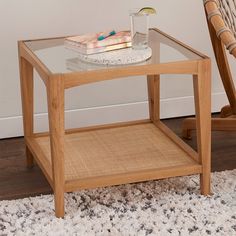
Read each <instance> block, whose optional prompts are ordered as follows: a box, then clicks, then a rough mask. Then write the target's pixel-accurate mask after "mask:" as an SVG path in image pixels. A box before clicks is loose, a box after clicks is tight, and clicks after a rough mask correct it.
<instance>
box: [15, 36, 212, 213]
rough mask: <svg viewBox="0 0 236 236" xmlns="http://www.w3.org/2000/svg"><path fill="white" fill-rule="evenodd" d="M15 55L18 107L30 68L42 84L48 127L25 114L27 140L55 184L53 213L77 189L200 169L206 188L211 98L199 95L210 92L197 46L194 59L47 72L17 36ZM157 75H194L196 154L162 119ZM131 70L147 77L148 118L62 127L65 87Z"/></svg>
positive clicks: (30, 113)
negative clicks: (38, 128)
mask: <svg viewBox="0 0 236 236" xmlns="http://www.w3.org/2000/svg"><path fill="white" fill-rule="evenodd" d="M163 37H167V38H169V39H170V41H169V44H170V45H171V44H173V45H174V43H175V44H176V43H178V45H179V46H178V47H179V49H181V47H183V48H184V50H183V51H184V54H185V55H187V54H188V53H189V54H191V52H194V53H196V52H195V51H194V50H193V49H191V48H188V47H187V46H185V45H183V44H182V43H179V42H178V41H175V39H173V38H171V37H170V36H167V35H165V34H164V33H163ZM38 46H40V45H38ZM156 50H157V51H156V52H158V50H159V49H156ZM154 52H155V50H154ZM19 55H20V59H21V60H22V58H23V60H24V63H25V62H27V63H25V64H27V65H30V66H27V67H26V69H24V68H25V64H24V63H21V64H20V66H21V71H25V72H24V73H23V74H22V76H21V77H22V78H21V80H22V81H23V83H22V84H23V85H24V86H23V88H24V89H22V103H23V108H24V107H27V108H26V109H25V110H26V111H24V116H25V120H32V117H33V109H32V108H31V107H32V104H33V103H32V102H33V97H32V91H31V90H29V91H31V92H30V93H29V91H28V89H26V88H27V87H28V86H31V84H30V83H31V82H30V81H29V80H28V79H27V77H29V74H30V75H31V72H32V67H34V68H35V69H36V70H37V71H38V72H39V74H40V76H41V78H42V79H43V81H44V83H45V87H46V90H47V101H48V113H49V133H41V134H35V133H33V130H32V123H28V122H26V121H25V122H24V126H25V136H26V145H27V147H28V148H29V150H30V151H31V153H32V154H33V156H34V158H35V160H36V162H37V163H38V164H39V166H40V167H41V169H42V171H43V172H44V174H45V176H46V177H47V179H48V181H49V183H50V184H51V186H52V188H53V190H54V195H55V196H54V199H55V212H56V216H57V217H63V216H64V192H68V191H73V190H76V189H85V188H94V187H99V186H109V185H115V184H124V183H131V182H139V181H145V180H151V179H160V178H166V177H174V176H181V175H190V174H201V175H202V176H203V178H202V182H201V192H202V193H203V194H208V193H209V183H210V177H209V163H210V160H209V159H210V155H209V151H210V142H209V138H210V133H209V134H208V133H207V131H208V130H209V129H210V127H209V126H210V124H209V122H208V120H209V117H210V116H209V113H210V110H209V103H210V100H209V101H208V103H207V104H204V101H203V100H202V98H201V95H202V94H204V96H205V97H207V98H208V97H210V82H209V80H210V75H209V70H210V65H209V59H208V58H207V57H206V56H204V55H202V54H200V53H197V55H199V59H198V60H196V59H195V60H190V59H189V60H186V61H179V62H172V63H156V64H154V63H153V64H146V65H133V66H127V67H117V68H107V69H102V70H94V71H87V72H75V73H65V74H52V73H51V72H50V71H49V70H48V68H47V67H46V66H45V65H44V64H43V63H42V62H41V61H40V60H39V59H38V58H37V56H36V55H35V54H34V53H33V52H32V51H31V50H30V48H28V47H27V46H26V45H25V43H24V42H19ZM157 56H159V55H157V54H155V56H154V57H157ZM160 74H192V75H195V87H196V88H195V90H196V94H195V99H196V104H197V109H198V117H197V119H198V120H199V121H198V136H199V138H198V139H199V152H198V153H196V152H195V151H194V150H193V149H191V148H190V147H189V146H187V145H186V144H185V143H184V142H183V141H182V140H180V139H179V138H178V137H177V136H176V135H175V134H174V133H173V132H172V131H170V130H169V129H168V128H167V127H166V126H165V125H164V124H162V122H160ZM134 75H146V76H147V81H148V94H149V108H150V109H149V111H150V120H142V121H134V122H125V123H120V124H111V125H102V126H96V127H88V128H78V129H73V130H68V131H66V130H65V128H64V94H65V89H67V88H70V87H74V86H79V85H83V84H88V83H94V82H99V81H104V80H111V79H116V78H120V77H123V76H134ZM204 81H205V82H204ZM28 82H29V84H28ZM24 83H25V84H24ZM29 97H30V98H31V100H30V103H29V101H28V99H27V98H29ZM28 104H29V107H28ZM208 116H209V117H208ZM28 125H29V127H28ZM205 135H206V137H205Z"/></svg>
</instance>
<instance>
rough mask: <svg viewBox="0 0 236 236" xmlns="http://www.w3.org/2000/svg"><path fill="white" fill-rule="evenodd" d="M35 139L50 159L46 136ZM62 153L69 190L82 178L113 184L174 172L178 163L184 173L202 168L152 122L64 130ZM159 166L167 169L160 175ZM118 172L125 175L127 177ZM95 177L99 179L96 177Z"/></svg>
mask: <svg viewBox="0 0 236 236" xmlns="http://www.w3.org/2000/svg"><path fill="white" fill-rule="evenodd" d="M35 141H36V142H37V143H38V145H39V146H40V147H41V149H42V151H43V153H44V155H45V156H46V157H47V159H48V161H50V162H51V160H50V139H49V137H38V138H36V139H35ZM91 147H92V148H91ZM65 156H66V157H67V158H66V160H65V180H66V186H67V185H69V186H70V187H69V189H68V190H69V191H72V190H76V189H77V188H78V187H79V188H82V187H81V186H80V185H82V186H85V184H84V182H86V183H87V188H90V187H101V186H107V185H113V184H114V183H113V181H115V183H116V184H124V183H129V182H137V181H144V180H146V177H145V174H146V175H150V173H152V174H151V175H150V177H149V178H151V176H152V179H157V176H158V178H164V177H166V174H167V173H168V171H167V169H168V168H172V170H173V172H174V171H175V168H176V169H177V170H178V169H179V167H182V168H184V169H185V170H186V171H187V173H189V169H191V170H192V171H193V170H194V171H195V172H196V173H200V172H201V169H202V168H201V165H199V164H198V162H196V161H194V160H193V159H192V158H191V157H190V156H189V155H188V154H187V153H186V152H185V151H184V150H183V149H182V148H181V147H179V146H178V145H177V144H175V143H174V142H172V140H171V139H170V138H169V137H168V136H167V135H166V134H165V133H164V132H163V131H161V130H160V129H158V128H157V127H156V126H155V125H154V124H152V123H147V124H136V125H132V126H124V127H115V128H107V129H95V130H90V131H82V132H77V133H72V134H67V135H65ZM162 170H165V172H167V173H166V174H165V175H164V176H162V175H161V174H160V173H161V171H162ZM139 172H141V173H142V174H141V175H139V174H138V173H139ZM155 173H156V174H155ZM172 174H173V173H172ZM183 174H184V171H182V174H181V175H183ZM122 175H126V176H128V177H127V179H126V178H122ZM156 175H157V176H156ZM174 175H177V174H174ZM97 178H99V179H100V180H99V181H98V180H97V181H96V179H97ZM111 179H112V181H111ZM72 183H73V184H74V187H73V184H72ZM95 183H97V184H98V185H95Z"/></svg>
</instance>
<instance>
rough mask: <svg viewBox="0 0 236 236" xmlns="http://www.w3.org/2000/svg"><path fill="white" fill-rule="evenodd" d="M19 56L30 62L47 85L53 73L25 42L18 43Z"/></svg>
mask: <svg viewBox="0 0 236 236" xmlns="http://www.w3.org/2000/svg"><path fill="white" fill-rule="evenodd" d="M18 48H19V55H20V56H21V58H24V59H25V60H26V61H28V62H30V64H31V66H33V68H34V69H36V71H37V72H38V73H39V75H40V77H41V79H42V80H43V82H44V83H45V85H47V82H48V77H49V76H50V75H51V72H50V71H49V70H48V69H47V67H46V66H45V65H44V64H43V63H42V62H41V61H40V60H39V59H38V58H37V57H36V56H35V55H34V53H33V52H32V51H31V50H30V49H29V48H28V47H27V46H26V45H25V43H24V42H23V41H19V42H18Z"/></svg>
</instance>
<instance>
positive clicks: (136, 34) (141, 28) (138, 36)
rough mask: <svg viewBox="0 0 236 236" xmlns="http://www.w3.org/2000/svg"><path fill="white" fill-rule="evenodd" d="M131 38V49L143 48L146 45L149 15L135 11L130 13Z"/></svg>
mask: <svg viewBox="0 0 236 236" xmlns="http://www.w3.org/2000/svg"><path fill="white" fill-rule="evenodd" d="M130 21H131V38H132V48H133V49H145V48H147V47H148V28H149V15H148V14H140V13H137V12H131V13H130Z"/></svg>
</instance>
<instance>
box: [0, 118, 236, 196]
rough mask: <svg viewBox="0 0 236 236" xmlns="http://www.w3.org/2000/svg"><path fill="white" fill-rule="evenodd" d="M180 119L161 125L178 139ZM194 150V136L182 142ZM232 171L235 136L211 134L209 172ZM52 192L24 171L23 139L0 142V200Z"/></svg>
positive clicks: (35, 175) (37, 173) (38, 175)
mask: <svg viewBox="0 0 236 236" xmlns="http://www.w3.org/2000/svg"><path fill="white" fill-rule="evenodd" d="M182 121H183V118H177V119H168V120H165V121H164V122H165V123H166V124H167V125H168V126H169V127H170V128H171V129H172V130H173V131H174V132H175V133H176V134H177V135H179V136H181V124H182ZM185 141H186V142H187V143H188V144H189V145H190V146H192V147H193V148H194V149H196V136H195V132H193V138H192V140H185ZM235 168H236V132H219V131H217V132H216V131H214V132H212V171H222V170H230V169H235ZM51 192H52V190H51V188H50V186H49V184H48V183H47V181H46V179H45V178H44V176H43V174H42V172H41V170H40V169H39V167H38V166H35V167H34V168H33V169H27V168H26V167H25V146H24V140H23V138H11V139H2V140H0V200H3V199H16V198H22V197H28V196H35V195H39V194H47V193H51Z"/></svg>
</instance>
